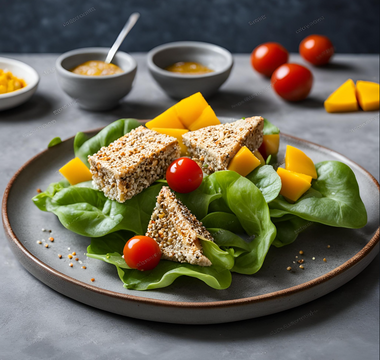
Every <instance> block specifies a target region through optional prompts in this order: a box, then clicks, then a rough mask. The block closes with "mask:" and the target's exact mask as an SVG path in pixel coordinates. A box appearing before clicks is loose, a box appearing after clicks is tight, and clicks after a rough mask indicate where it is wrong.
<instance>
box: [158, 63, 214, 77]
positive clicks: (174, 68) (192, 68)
mask: <svg viewBox="0 0 380 360" xmlns="http://www.w3.org/2000/svg"><path fill="white" fill-rule="evenodd" d="M165 70H167V71H171V72H175V73H179V74H185V75H202V74H207V73H210V72H214V70H211V69H209V68H208V67H207V66H204V65H202V64H199V63H197V62H182V61H180V62H176V63H174V64H172V65H170V66H168V67H167V68H165Z"/></svg>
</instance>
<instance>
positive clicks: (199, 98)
mask: <svg viewBox="0 0 380 360" xmlns="http://www.w3.org/2000/svg"><path fill="white" fill-rule="evenodd" d="M207 106H208V103H207V101H206V100H205V98H204V97H203V95H202V94H201V93H200V92H197V93H195V94H193V95H191V96H189V97H187V98H185V99H183V100H181V101H180V102H179V103H177V104H175V105H174V106H173V107H174V109H175V111H176V113H177V116H178V118H179V119H180V121H181V122H182V124H183V125H184V127H185V128H187V129H190V125H191V124H192V123H193V122H194V121H195V120H197V119H198V118H199V116H201V114H202V111H203V110H204V109H205V108H206V107H207Z"/></svg>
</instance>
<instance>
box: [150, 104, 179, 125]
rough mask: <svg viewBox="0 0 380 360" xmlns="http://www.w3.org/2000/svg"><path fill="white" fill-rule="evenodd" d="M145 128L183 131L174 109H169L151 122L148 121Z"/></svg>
mask: <svg viewBox="0 0 380 360" xmlns="http://www.w3.org/2000/svg"><path fill="white" fill-rule="evenodd" d="M145 126H146V127H147V128H148V129H152V128H154V127H155V128H170V129H185V127H184V126H183V125H182V123H181V121H180V120H179V118H178V116H177V113H176V112H175V110H174V107H173V106H172V107H170V108H169V109H167V110H166V111H164V112H163V113H162V114H160V115H158V116H157V117H155V118H154V119H153V120H151V121H148V122H147V123H146V124H145Z"/></svg>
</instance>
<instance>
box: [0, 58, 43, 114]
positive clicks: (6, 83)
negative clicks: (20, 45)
mask: <svg viewBox="0 0 380 360" xmlns="http://www.w3.org/2000/svg"><path fill="white" fill-rule="evenodd" d="M39 80H40V78H39V76H38V74H37V72H36V71H35V70H34V69H33V68H32V67H30V66H29V65H27V64H25V63H23V62H21V61H18V60H13V59H8V58H4V57H0V111H2V110H6V109H11V108H13V107H16V106H18V105H21V104H22V103H24V102H26V101H27V100H29V98H30V97H31V96H32V95H33V94H34V93H35V91H36V90H37V85H38V82H39Z"/></svg>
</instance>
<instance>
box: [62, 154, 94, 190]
mask: <svg viewBox="0 0 380 360" xmlns="http://www.w3.org/2000/svg"><path fill="white" fill-rule="evenodd" d="M59 172H60V173H61V174H62V175H63V176H64V177H65V178H66V179H67V180H68V182H69V183H70V185H75V184H79V183H81V182H84V181H90V180H92V174H91V172H90V170H89V169H88V168H87V166H86V165H85V164H83V162H82V160H80V159H79V158H78V157H76V158H74V159H72V160H70V161H69V162H68V163H67V164H66V165H64V166H62V167H61V168H60V169H59Z"/></svg>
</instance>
